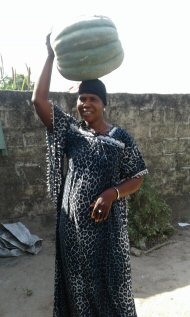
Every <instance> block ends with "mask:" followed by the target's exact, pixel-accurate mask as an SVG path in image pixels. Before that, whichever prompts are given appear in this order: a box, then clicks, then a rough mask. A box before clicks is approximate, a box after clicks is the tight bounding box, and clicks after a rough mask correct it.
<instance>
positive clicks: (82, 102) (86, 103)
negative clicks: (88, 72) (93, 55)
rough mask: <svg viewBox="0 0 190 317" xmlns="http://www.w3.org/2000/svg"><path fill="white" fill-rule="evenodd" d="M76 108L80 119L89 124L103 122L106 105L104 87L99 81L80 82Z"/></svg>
mask: <svg viewBox="0 0 190 317" xmlns="http://www.w3.org/2000/svg"><path fill="white" fill-rule="evenodd" d="M78 94H79V97H78V101H77V108H78V111H79V114H80V116H81V118H82V119H84V120H85V121H87V122H88V123H89V124H90V123H94V122H98V121H99V122H101V121H102V120H103V112H104V107H105V105H106V104H107V98H106V87H105V85H104V84H103V82H102V81H101V80H99V79H93V80H85V81H82V82H81V84H80V86H79V90H78Z"/></svg>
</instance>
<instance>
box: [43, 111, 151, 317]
mask: <svg viewBox="0 0 190 317" xmlns="http://www.w3.org/2000/svg"><path fill="white" fill-rule="evenodd" d="M47 143H48V164H49V169H48V173H49V190H50V192H51V194H52V196H53V197H54V200H55V203H56V207H57V226H56V261H55V296H54V297H55V300H54V312H53V316H54V317H136V316H137V315H136V310H135V304H134V297H133V291H132V283H131V267H130V255H129V254H130V252H129V240H128V232H127V198H121V199H119V200H117V201H114V202H113V204H112V208H111V211H110V214H109V217H108V219H107V220H106V221H103V222H101V223H95V222H94V220H92V219H91V212H92V211H91V210H90V204H91V203H92V202H93V201H94V200H95V199H96V197H97V196H98V195H99V194H100V193H102V191H104V190H105V189H107V188H110V187H112V186H114V185H117V184H119V183H120V182H121V181H122V180H124V179H130V178H133V177H138V176H140V175H143V174H146V173H147V169H146V166H145V163H144V160H143V158H142V155H141V153H140V152H139V150H138V147H137V145H136V144H135V142H134V141H133V139H132V137H131V136H130V135H129V134H128V133H127V132H126V131H125V130H124V129H122V128H120V127H113V128H112V129H111V130H110V131H109V133H108V134H107V135H101V134H98V133H92V132H91V131H90V130H88V129H87V128H86V127H85V126H84V124H82V123H81V122H80V121H78V120H76V119H75V118H74V117H72V116H70V115H68V114H66V113H64V112H63V111H62V110H61V109H60V108H59V107H58V106H55V107H54V129H53V132H47ZM64 156H66V158H67V161H68V169H67V174H66V177H64V162H65V159H64Z"/></svg>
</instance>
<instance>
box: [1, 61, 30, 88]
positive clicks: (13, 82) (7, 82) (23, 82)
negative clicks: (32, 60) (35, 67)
mask: <svg viewBox="0 0 190 317" xmlns="http://www.w3.org/2000/svg"><path fill="white" fill-rule="evenodd" d="M0 62H1V66H0V90H22V91H23V90H32V89H33V88H34V83H33V82H31V79H30V76H31V69H30V67H28V66H27V65H26V69H27V75H23V74H17V72H16V69H14V68H13V67H12V76H7V75H5V71H4V64H3V57H2V55H0Z"/></svg>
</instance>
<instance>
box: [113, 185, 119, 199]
mask: <svg viewBox="0 0 190 317" xmlns="http://www.w3.org/2000/svg"><path fill="white" fill-rule="evenodd" d="M113 188H114V189H115V191H116V192H117V198H116V199H119V198H120V193H119V189H118V188H117V187H115V186H114V187H113Z"/></svg>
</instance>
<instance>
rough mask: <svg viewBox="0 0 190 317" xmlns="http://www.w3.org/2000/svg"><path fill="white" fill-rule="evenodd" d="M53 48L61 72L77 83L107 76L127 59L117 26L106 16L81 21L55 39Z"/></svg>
mask: <svg viewBox="0 0 190 317" xmlns="http://www.w3.org/2000/svg"><path fill="white" fill-rule="evenodd" d="M52 46H53V49H54V52H55V56H56V61H57V69H58V71H59V72H60V73H61V75H62V76H63V77H65V78H67V79H69V80H74V81H81V80H87V79H95V78H99V77H102V76H104V75H107V74H108V73H110V72H112V71H113V70H115V69H116V68H118V67H119V66H120V65H121V63H122V61H123V58H124V51H123V48H122V45H121V42H120V40H119V37H118V33H117V29H116V26H115V24H114V23H113V22H112V20H111V19H110V18H108V17H105V16H96V15H94V16H90V17H85V18H84V17H82V18H79V19H78V20H76V21H75V22H73V23H71V24H69V25H67V26H66V27H64V28H63V30H62V31H61V32H59V33H58V35H56V36H55V38H54V41H53V44H52Z"/></svg>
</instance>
